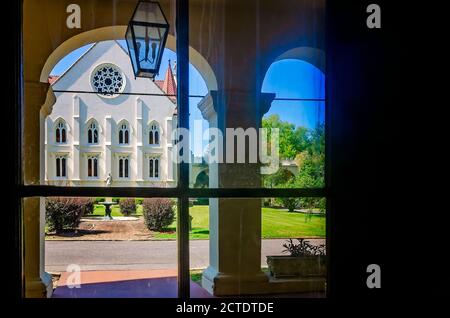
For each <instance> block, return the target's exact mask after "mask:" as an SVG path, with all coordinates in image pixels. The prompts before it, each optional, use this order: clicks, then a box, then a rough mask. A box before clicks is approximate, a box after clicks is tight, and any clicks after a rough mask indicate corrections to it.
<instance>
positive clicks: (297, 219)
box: [155, 205, 325, 239]
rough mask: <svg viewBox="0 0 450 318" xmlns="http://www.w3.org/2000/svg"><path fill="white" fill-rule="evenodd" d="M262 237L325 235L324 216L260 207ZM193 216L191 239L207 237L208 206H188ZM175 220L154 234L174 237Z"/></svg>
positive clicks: (160, 237) (168, 237)
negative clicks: (165, 228)
mask: <svg viewBox="0 0 450 318" xmlns="http://www.w3.org/2000/svg"><path fill="white" fill-rule="evenodd" d="M261 211H262V237H263V238H295V237H325V216H323V215H311V214H306V213H298V212H288V211H286V210H281V209H273V208H262V209H261ZM189 214H190V215H191V216H192V217H193V220H192V231H191V233H190V238H191V239H208V238H209V206H206V205H195V206H193V207H190V208H189ZM175 231H176V221H174V222H173V223H172V225H170V226H169V228H168V229H167V231H165V232H159V233H157V234H156V235H155V237H156V238H159V239H174V238H176V233H175Z"/></svg>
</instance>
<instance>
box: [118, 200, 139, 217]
mask: <svg viewBox="0 0 450 318" xmlns="http://www.w3.org/2000/svg"><path fill="white" fill-rule="evenodd" d="M119 206H120V213H122V214H123V215H130V214H135V213H136V202H135V200H134V199H133V198H123V199H120V200H119Z"/></svg>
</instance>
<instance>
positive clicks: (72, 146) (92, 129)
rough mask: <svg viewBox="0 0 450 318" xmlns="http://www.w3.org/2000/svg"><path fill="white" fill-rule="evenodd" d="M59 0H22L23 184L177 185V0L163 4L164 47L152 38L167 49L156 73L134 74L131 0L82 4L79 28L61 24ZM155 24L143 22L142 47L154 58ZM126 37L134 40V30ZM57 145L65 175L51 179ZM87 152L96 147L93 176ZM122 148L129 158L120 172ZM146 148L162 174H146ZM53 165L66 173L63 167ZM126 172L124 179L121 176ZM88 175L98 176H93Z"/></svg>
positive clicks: (64, 15) (62, 11)
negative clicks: (46, 0)
mask: <svg viewBox="0 0 450 318" xmlns="http://www.w3.org/2000/svg"><path fill="white" fill-rule="evenodd" d="M59 2H60V1H55V3H53V2H52V3H50V2H49V3H47V4H46V5H42V3H40V2H39V1H38V0H27V1H26V5H24V14H23V17H24V21H23V74H24V79H26V81H24V83H23V101H24V104H23V109H22V113H23V116H24V117H23V120H24V122H23V127H24V133H23V136H22V137H23V138H22V141H23V150H26V151H22V156H23V158H22V162H23V163H24V164H23V174H22V175H23V178H24V180H23V183H24V184H27V185H28V184H43V185H52V186H74V187H78V186H79V187H89V186H95V187H106V186H107V185H108V186H111V187H140V188H145V187H176V186H177V173H176V166H175V164H174V163H173V162H172V160H171V157H172V151H173V145H172V131H173V129H174V128H175V127H176V126H177V122H178V118H177V116H176V110H177V103H176V100H177V99H176V94H177V88H176V87H177V86H176V66H175V61H176V52H175V48H176V38H175V12H176V10H175V0H167V1H163V3H161V7H162V10H163V11H164V15H165V16H166V18H167V22H168V25H169V27H168V33H169V34H168V36H167V43H166V45H165V48H164V50H163V48H162V47H161V46H158V47H157V48H156V51H155V54H156V55H157V53H158V51H159V50H163V51H161V52H162V53H163V56H162V59H161V60H160V61H159V62H160V67H159V74H157V75H156V77H155V81H152V80H151V79H149V78H143V77H136V76H135V72H134V70H135V69H136V66H137V62H136V60H134V66H133V64H132V63H133V61H132V59H131V58H130V55H129V51H128V48H129V46H128V45H127V43H126V41H125V35H126V29H127V25H128V23H129V21H130V18H131V16H132V14H133V12H134V10H135V8H136V5H137V2H136V1H131V2H127V1H125V2H108V3H107V4H106V3H103V2H98V3H97V2H92V3H91V2H89V1H88V2H85V3H80V4H78V5H79V9H80V12H81V20H80V23H81V26H80V27H78V26H77V25H76V23H75V22H74V21H72V22H73V23H75V24H73V25H72V24H70V23H69V24H67V23H68V21H69V22H71V20H70V18H69V19H68V17H69V16H70V13H69V11H70V10H69V11H66V9H67V8H66V6H67V5H68V4H63V5H62V4H61V3H59ZM73 6H75V4H74V5H73ZM143 16H146V14H143ZM159 16H160V14H158V17H159ZM148 18H151V17H150V16H148ZM149 22H151V21H149ZM48 25H52V26H53V27H52V28H47V26H48ZM161 31H162V29H161V28H157V29H155V30H153V31H152V30H149V32H146V31H145V30H144V28H143V27H140V32H141V35H142V36H143V37H142V39H141V40H142V44H141V45H142V47H141V53H143V54H144V55H146V52H145V51H146V47H147V48H148V54H147V57H148V58H149V59H152V63H151V64H152V65H155V63H157V62H158V60H156V59H155V60H153V49H152V43H153V42H154V41H155V39H154V38H153V37H154V36H159V35H161V36H164V35H165V33H161ZM33 34H36V35H35V36H33ZM129 35H130V34H129ZM147 35H148V37H146V36H147ZM128 40H129V41H131V42H132V41H133V39H132V37H131V38H130V37H129V38H128ZM131 44H132V43H131ZM147 44H149V45H147ZM130 47H131V48H133V45H131V46H130ZM132 53H133V52H132ZM169 60H170V62H169ZM169 65H170V68H169ZM37 87H41V88H39V89H36V88H37ZM36 105H42V107H37V108H36ZM40 115H43V116H42V120H41V122H40V121H39V118H40V117H39V116H40ZM60 123H61V124H62V125H58V124H60ZM151 123H157V128H158V129H157V130H156V131H157V133H156V136H154V141H153V142H152V144H153V143H156V144H158V147H149V142H148V141H149V140H148V139H149V137H148V136H149V130H148V128H149V125H150V124H151ZM122 124H124V127H122ZM122 128H123V129H122ZM155 141H156V142H155ZM57 154H64V155H65V157H66V167H65V174H66V176H65V180H63V181H62V180H56V167H55V156H56V155H57ZM91 154H95V155H96V156H98V162H97V175H96V172H95V169H96V167H95V165H94V164H92V166H91V168H90V170H91V172H90V173H89V174H88V170H89V167H88V160H87V157H88V156H90V155H91ZM122 155H125V156H127V157H129V161H128V166H127V168H125V167H123V169H122V172H120V170H119V168H118V167H119V162H118V161H119V157H120V156H122ZM149 156H158V157H159V158H160V162H159V164H160V168H159V171H158V172H159V177H158V180H150V178H149V172H148V163H147V160H148V157H149ZM58 169H60V174H62V170H61V169H63V168H62V167H61V166H60V167H59V168H58ZM125 169H127V172H126V171H125ZM120 174H121V175H120ZM125 174H128V180H126V182H122V181H123V180H122V181H120V180H119V179H120V178H123V177H125ZM94 176H96V180H92V177H94ZM109 176H110V177H109ZM88 177H90V178H88ZM107 180H109V181H108V182H107Z"/></svg>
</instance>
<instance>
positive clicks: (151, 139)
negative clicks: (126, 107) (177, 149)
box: [148, 123, 160, 145]
mask: <svg viewBox="0 0 450 318" xmlns="http://www.w3.org/2000/svg"><path fill="white" fill-rule="evenodd" d="M159 137H160V131H159V126H158V124H156V123H152V124H151V125H150V129H149V132H148V143H149V144H150V145H159Z"/></svg>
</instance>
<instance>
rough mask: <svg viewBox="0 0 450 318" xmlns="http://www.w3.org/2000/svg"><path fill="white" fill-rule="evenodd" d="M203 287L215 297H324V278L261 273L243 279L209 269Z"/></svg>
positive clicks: (204, 274)
mask: <svg viewBox="0 0 450 318" xmlns="http://www.w3.org/2000/svg"><path fill="white" fill-rule="evenodd" d="M202 287H203V288H204V289H206V290H207V291H208V292H209V293H210V294H212V295H214V296H239V295H267V294H286V293H290V294H295V293H314V294H317V296H318V297H324V296H325V291H326V279H325V278H324V277H310V278H293V279H274V278H271V277H269V276H268V275H267V274H265V273H263V272H260V273H255V274H254V275H248V276H246V277H241V276H237V275H227V274H223V273H218V272H217V271H216V270H215V269H214V268H212V267H208V268H207V269H206V270H205V271H204V272H203V275H202Z"/></svg>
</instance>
